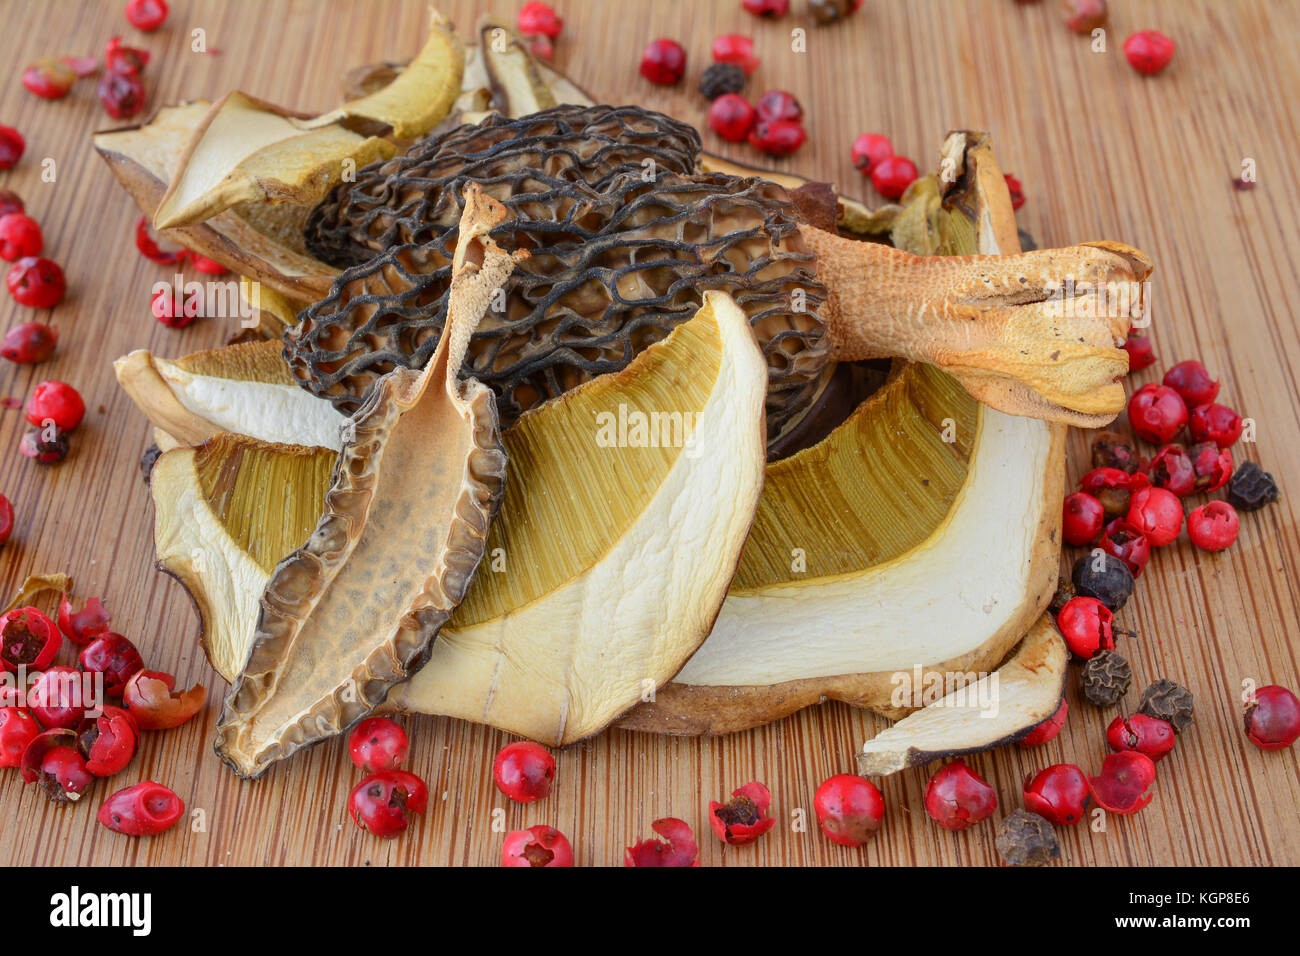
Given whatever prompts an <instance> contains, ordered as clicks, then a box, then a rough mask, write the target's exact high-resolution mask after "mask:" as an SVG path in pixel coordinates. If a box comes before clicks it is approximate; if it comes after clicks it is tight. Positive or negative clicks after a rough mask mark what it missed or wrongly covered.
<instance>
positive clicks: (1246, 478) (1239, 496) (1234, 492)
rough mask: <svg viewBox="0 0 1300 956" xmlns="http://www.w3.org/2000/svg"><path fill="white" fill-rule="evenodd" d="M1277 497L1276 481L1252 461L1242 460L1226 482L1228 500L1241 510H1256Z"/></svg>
mask: <svg viewBox="0 0 1300 956" xmlns="http://www.w3.org/2000/svg"><path fill="white" fill-rule="evenodd" d="M1277 499H1278V490H1277V482H1276V481H1274V480H1273V476H1272V475H1270V474H1269V473H1268V472H1266V471H1265V470H1264V469H1263V468H1261V467H1259V465H1257V464H1255V462H1253V461H1247V462H1243V463H1242V465H1241V467H1240V468H1238V469H1237V472H1236V474H1234V475H1233V476H1232V478H1231V480H1230V481H1229V482H1228V501H1229V503H1231V504H1232V506H1233V507H1234V508H1239V509H1241V510H1242V511H1258V510H1259V509H1260V508H1262V507H1264V506H1265V505H1267V504H1272V503H1273V502H1274V501H1277Z"/></svg>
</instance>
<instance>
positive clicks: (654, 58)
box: [641, 38, 686, 86]
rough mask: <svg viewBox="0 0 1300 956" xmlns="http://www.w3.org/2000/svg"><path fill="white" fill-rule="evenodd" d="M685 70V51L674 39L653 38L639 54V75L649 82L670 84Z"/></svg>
mask: <svg viewBox="0 0 1300 956" xmlns="http://www.w3.org/2000/svg"><path fill="white" fill-rule="evenodd" d="M685 72H686V51H685V50H683V49H682V45H681V44H680V43H678V42H677V41H676V40H669V39H666V38H661V39H658V40H655V41H653V42H652V43H651V44H650V45H649V46H647V47H646V48H645V52H644V53H642V54H641V75H642V76H644V77H645V78H646V79H647V80H649V81H650V82H651V83H657V84H659V85H660V86H672V85H673V84H675V83H677V82H678V81H679V80H680V79H681V78H682V74H683V73H685Z"/></svg>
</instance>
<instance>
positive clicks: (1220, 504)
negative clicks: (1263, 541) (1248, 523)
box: [1187, 501, 1241, 551]
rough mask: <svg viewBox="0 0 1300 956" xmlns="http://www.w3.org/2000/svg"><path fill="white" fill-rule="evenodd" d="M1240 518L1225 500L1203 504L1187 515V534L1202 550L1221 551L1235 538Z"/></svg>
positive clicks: (1239, 526)
mask: <svg viewBox="0 0 1300 956" xmlns="http://www.w3.org/2000/svg"><path fill="white" fill-rule="evenodd" d="M1240 529H1241V520H1240V519H1239V518H1238V517H1237V509H1236V508H1234V507H1233V506H1232V505H1230V504H1229V503H1228V502H1226V501H1211V502H1209V503H1208V504H1203V505H1201V506H1200V507H1199V508H1196V509H1194V510H1193V511H1192V513H1191V514H1189V515H1188V516H1187V536H1188V537H1189V538H1191V539H1192V544H1194V545H1196V546H1197V547H1198V548H1200V549H1201V550H1202V551H1222V550H1223V549H1224V548H1227V547H1229V546H1230V545H1231V544H1232V543H1233V542H1234V541H1236V540H1237V532H1238V531H1239V530H1240Z"/></svg>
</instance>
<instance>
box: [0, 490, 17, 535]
mask: <svg viewBox="0 0 1300 956" xmlns="http://www.w3.org/2000/svg"><path fill="white" fill-rule="evenodd" d="M13 532H14V505H13V502H12V501H10V500H9V499H8V498H6V497H5V496H4V495H0V544H4V543H5V542H6V541H8V540H9V536H10V535H11V534H13Z"/></svg>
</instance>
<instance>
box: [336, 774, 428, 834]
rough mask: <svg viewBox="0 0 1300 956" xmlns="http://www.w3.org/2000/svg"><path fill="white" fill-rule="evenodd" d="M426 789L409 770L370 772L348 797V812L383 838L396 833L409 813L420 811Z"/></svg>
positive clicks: (364, 828)
mask: <svg viewBox="0 0 1300 956" xmlns="http://www.w3.org/2000/svg"><path fill="white" fill-rule="evenodd" d="M428 803H429V791H428V789H427V788H426V787H425V785H424V781H423V780H421V779H420V778H419V777H417V776H416V775H415V774H413V773H408V772H407V771H405V770H381V771H380V772H379V773H372V774H371V775H370V776H368V777H366V779H364V780H362V781H361V782H360V783H359V784H357V785H356V786H355V787H354V788H353V789H352V793H351V795H350V796H349V797H348V813H350V814H351V815H352V820H353V822H354V823H356V825H357V826H359V827H360V828H361V829H363V830H368V831H369V832H370V833H372V834H374V835H375V836H377V837H381V838H383V839H389V838H391V837H395V836H397V835H398V834H399V833H401V832H402V831H404V830H405V829H406V828H407V827H408V826H409V825H410V822H411V814H413V813H423V812H424V810H425V807H427V806H428Z"/></svg>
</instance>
